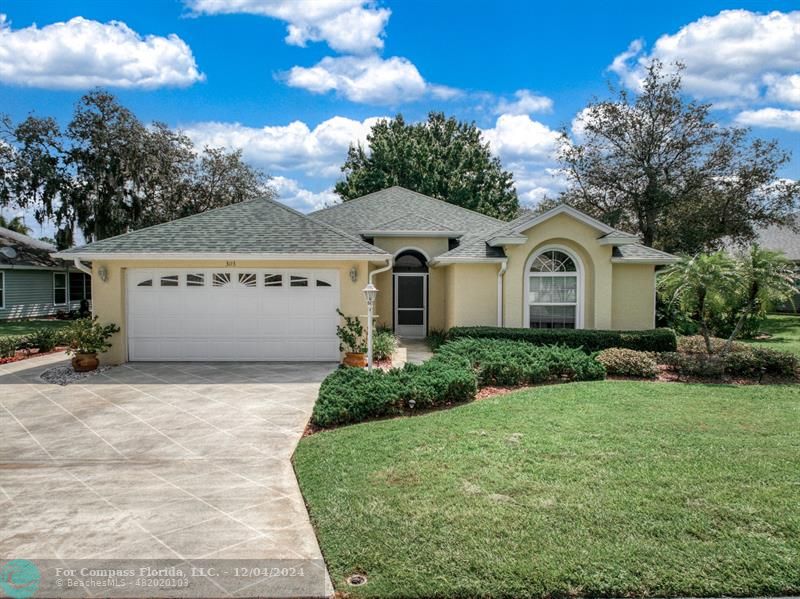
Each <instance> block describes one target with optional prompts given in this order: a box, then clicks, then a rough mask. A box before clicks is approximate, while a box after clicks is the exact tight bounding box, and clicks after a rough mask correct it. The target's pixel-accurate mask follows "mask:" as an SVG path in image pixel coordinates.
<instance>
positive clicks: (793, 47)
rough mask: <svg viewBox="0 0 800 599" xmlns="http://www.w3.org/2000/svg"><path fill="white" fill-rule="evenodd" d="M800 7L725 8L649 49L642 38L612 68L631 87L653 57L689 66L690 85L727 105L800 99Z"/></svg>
mask: <svg viewBox="0 0 800 599" xmlns="http://www.w3.org/2000/svg"><path fill="white" fill-rule="evenodd" d="M798 48H800V11H794V12H787V13H783V12H779V11H773V12H771V13H769V14H760V13H756V12H751V11H748V10H725V11H722V12H721V13H719V14H718V15H716V16H711V17H702V18H700V19H698V20H697V21H694V22H692V23H689V24H688V25H685V26H684V27H682V28H681V29H680V30H678V31H677V32H676V33H674V34H666V35H662V36H661V37H660V38H659V39H658V40H657V41H656V43H655V44H654V45H653V47H652V49H651V50H650V51H649V52H647V51H646V50H645V47H644V44H643V43H642V41H641V40H636V41H634V42H633V43H631V45H630V46H629V47H628V49H627V50H626V51H625V52H623V53H622V54H620V55H619V56H617V57H616V58H615V59H614V61H613V62H612V64H611V65H610V67H609V69H610V70H611V71H613V72H615V73H617V74H618V75H619V76H620V77H621V78H622V80H623V81H624V82H625V83H626V85H628V86H629V87H631V88H633V89H635V88H637V87H638V85H639V84H640V82H641V80H642V77H643V73H644V66H645V65H646V64H647V63H648V62H649V60H650V59H652V58H658V59H660V60H662V61H663V62H665V63H668V64H669V63H672V62H675V61H679V62H682V63H684V64H685V65H686V71H685V72H684V77H683V83H684V89H685V90H686V91H687V92H689V93H691V94H693V95H694V96H695V97H698V98H701V99H705V100H710V101H714V102H717V103H719V104H720V105H722V106H725V105H727V106H730V105H735V104H738V105H742V104H745V103H750V102H753V101H759V100H763V99H765V98H768V99H777V100H780V101H784V102H792V103H798V102H800V89H798V86H800V81H798V79H799V78H800V77H799V76H798V74H799V73H800V52H798Z"/></svg>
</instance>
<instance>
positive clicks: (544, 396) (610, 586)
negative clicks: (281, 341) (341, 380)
mask: <svg viewBox="0 0 800 599" xmlns="http://www.w3.org/2000/svg"><path fill="white" fill-rule="evenodd" d="M798 431H800V389H798V388H797V386H792V385H786V386H747V387H733V386H720V385H688V384H675V383H672V384H670V383H638V382H614V381H604V382H592V383H572V384H565V385H552V386H544V387H538V388H536V389H532V390H526V391H521V392H518V393H514V394H510V395H506V396H502V397H497V398H494V399H488V400H483V401H478V402H474V403H471V404H467V405H464V406H460V407H457V408H454V409H452V410H447V411H441V412H435V413H430V414H427V415H422V416H417V417H413V418H398V419H393V420H384V421H378V422H372V423H367V424H360V425H355V426H350V427H345V428H341V429H338V430H333V431H329V432H323V433H319V434H316V435H313V436H311V437H307V438H305V439H303V440H302V441H301V443H300V445H299V447H298V449H297V452H296V454H295V468H296V471H297V474H298V477H299V480H300V484H301V487H302V490H303V494H304V495H305V498H306V501H307V502H308V505H309V508H310V513H311V517H312V520H313V522H314V525H315V526H316V528H317V532H318V535H319V540H320V544H321V547H322V551H323V554H324V556H325V559H326V560H327V563H328V566H329V568H330V572H331V576H332V578H333V581H334V584H335V585H336V586H337V589H338V590H342V591H346V592H349V593H352V594H353V596H357V597H362V596H363V597H545V596H557V597H566V596H571V595H584V596H604V597H612V596H614V597H623V596H631V595H632V596H643V595H660V596H720V595H733V596H737V595H738V596H742V595H751V596H755V595H776V594H798V593H800V500H798V497H800V442H799V441H798ZM354 572H362V573H365V574H366V575H367V577H368V581H369V582H368V583H367V584H366V585H365V586H362V587H348V586H347V585H346V584H345V583H344V580H345V578H346V577H347V576H348V575H350V574H351V573H354Z"/></svg>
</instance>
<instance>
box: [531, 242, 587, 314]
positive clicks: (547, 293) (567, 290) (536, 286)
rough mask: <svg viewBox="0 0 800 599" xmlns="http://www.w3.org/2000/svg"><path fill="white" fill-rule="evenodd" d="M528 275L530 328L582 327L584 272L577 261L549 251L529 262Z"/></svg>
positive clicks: (563, 253)
mask: <svg viewBox="0 0 800 599" xmlns="http://www.w3.org/2000/svg"><path fill="white" fill-rule="evenodd" d="M529 264H530V266H529V267H528V269H527V272H526V274H525V277H526V283H527V285H526V290H527V293H526V297H527V300H528V302H527V310H528V319H527V320H528V326H529V327H531V328H533V329H575V328H580V327H581V326H583V323H582V318H581V310H580V302H581V301H582V300H581V297H580V296H581V292H582V287H583V285H582V280H581V278H582V268H581V264H580V261H579V260H578V258H577V257H575V256H572V255H570V254H568V253H567V252H566V251H563V250H561V249H546V250H543V251H541V252H539V253H538V254H535V255H534V256H533V257H532V258H531V260H530V261H529Z"/></svg>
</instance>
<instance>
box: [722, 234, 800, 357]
mask: <svg viewBox="0 0 800 599" xmlns="http://www.w3.org/2000/svg"><path fill="white" fill-rule="evenodd" d="M735 274H736V281H737V288H736V292H737V295H738V296H739V298H738V299H739V301H738V304H739V305H740V306H742V307H741V314H740V315H739V319H738V320H737V321H736V326H734V328H733V331H732V332H731V334H730V336H729V337H728V340H727V341H726V343H725V345H724V347H723V348H722V351H721V353H723V354H725V353H727V352H728V351H730V349H731V347H732V346H733V342H734V340H735V339H736V337H737V336H738V335H739V333H740V332H741V330H742V327H743V326H744V324H745V322H746V321H747V319H748V318H750V317H751V316H753V315H763V314H765V313H766V311H767V309H768V307H769V306H772V305H774V304H777V303H784V302H787V303H793V300H794V296H795V295H796V294H797V293H798V292H800V289H798V286H797V273H796V272H795V269H794V264H792V263H791V262H790V261H789V260H787V259H786V257H785V256H784V255H783V254H782V253H781V252H775V251H772V250H766V249H763V248H760V247H758V246H757V245H754V246H753V247H752V248H750V250H749V251H748V252H747V253H746V254H744V255H742V256H741V257H740V258H739V260H737V263H736V273H735Z"/></svg>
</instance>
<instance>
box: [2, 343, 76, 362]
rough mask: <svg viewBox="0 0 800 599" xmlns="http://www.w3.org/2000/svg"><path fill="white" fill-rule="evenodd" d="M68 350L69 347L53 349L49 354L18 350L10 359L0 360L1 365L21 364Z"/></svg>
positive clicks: (32, 350) (36, 350)
mask: <svg viewBox="0 0 800 599" xmlns="http://www.w3.org/2000/svg"><path fill="white" fill-rule="evenodd" d="M65 349H67V346H66V345H64V346H59V347H56V348H55V349H53V350H52V351H47V352H40V351H39V350H38V349H31V350H27V349H18V350H17V352H16V353H15V354H14V355H13V356H11V357H8V358H0V364H10V363H11V362H20V361H21V360H27V359H28V358H36V357H39V356H49V355H50V354H55V353H57V352H63V351H64V350H65Z"/></svg>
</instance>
